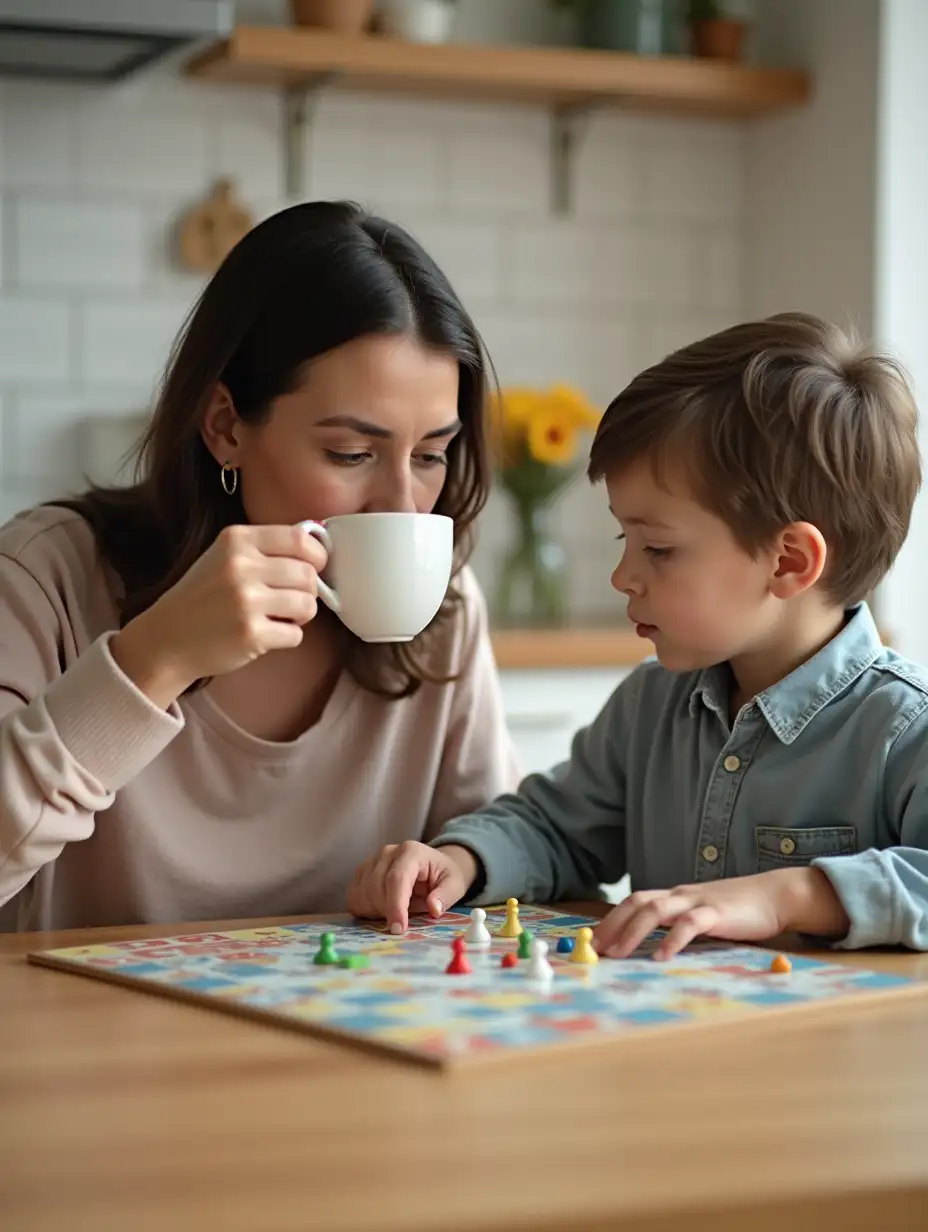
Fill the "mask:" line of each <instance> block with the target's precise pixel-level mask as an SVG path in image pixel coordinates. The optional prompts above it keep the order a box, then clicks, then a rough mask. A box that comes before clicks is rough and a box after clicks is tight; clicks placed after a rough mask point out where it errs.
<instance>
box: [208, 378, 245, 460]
mask: <svg viewBox="0 0 928 1232" xmlns="http://www.w3.org/2000/svg"><path fill="white" fill-rule="evenodd" d="M240 428H241V421H240V420H239V417H238V415H237V414H236V411H235V403H234V402H233V401H232V395H231V394H230V393H229V391H228V389H227V388H226V387H225V385H223V384H222V382H221V381H220V382H218V383H217V385H216V387H215V389H214V390H213V392H212V394H211V395H210V399H209V402H208V404H207V407H206V411H205V413H204V415H203V423H202V425H201V427H200V433H201V435H202V437H203V442H204V444H205V445H206V448H207V449H208V450H209V451H210V453H211V454H212V455H213V457H214V458H215V459H216V461H217V462H218V463H219V465H220V466H224V465H225V464H226V463H227V462H230V463H231V464H232V465H233V466H238V465H239V458H238V455H239V450H240V449H241V430H240Z"/></svg>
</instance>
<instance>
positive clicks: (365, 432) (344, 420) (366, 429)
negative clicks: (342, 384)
mask: <svg viewBox="0 0 928 1232" xmlns="http://www.w3.org/2000/svg"><path fill="white" fill-rule="evenodd" d="M316 427H317V428H351V429H352V430H353V431H354V432H359V433H360V434H361V435H362V436H375V437H378V438H380V439H381V440H390V439H391V438H392V436H393V433H392V432H391V431H390V429H389V428H382V427H381V426H380V424H373V423H368V422H367V420H366V419H356V418H355V417H354V416H353V415H330V416H329V418H328V419H320V420H319V421H318V422H317V423H316ZM460 427H461V421H460V419H456V420H455V421H454V422H453V423H450V424H448V426H447V427H446V428H435V429H434V430H433V431H432V432H426V434H425V436H424V437H423V438H422V439H423V440H426V441H430V440H433V439H434V438H435V437H439V436H454V434H455V432H458V431H459V430H460Z"/></svg>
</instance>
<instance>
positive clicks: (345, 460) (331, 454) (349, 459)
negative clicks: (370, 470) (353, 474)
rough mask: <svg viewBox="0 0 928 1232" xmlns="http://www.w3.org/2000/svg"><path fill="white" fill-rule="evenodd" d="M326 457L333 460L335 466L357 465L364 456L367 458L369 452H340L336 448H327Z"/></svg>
mask: <svg viewBox="0 0 928 1232" xmlns="http://www.w3.org/2000/svg"><path fill="white" fill-rule="evenodd" d="M325 453H326V457H327V458H328V459H329V461H330V462H334V463H335V465H336V466H359V465H360V464H361V463H362V462H363V461H364V459H365V458H369V457H370V456H371V455H370V454H369V453H340V452H339V451H338V450H337V449H327V450H326V451H325Z"/></svg>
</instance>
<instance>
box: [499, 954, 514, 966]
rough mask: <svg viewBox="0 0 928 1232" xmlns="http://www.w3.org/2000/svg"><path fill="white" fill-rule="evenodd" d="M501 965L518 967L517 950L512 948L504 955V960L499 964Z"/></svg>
mask: <svg viewBox="0 0 928 1232" xmlns="http://www.w3.org/2000/svg"><path fill="white" fill-rule="evenodd" d="M499 965H500V966H501V967H503V968H506V967H518V965H519V955H518V954H517V953H516V952H515V950H510V951H509V953H508V954H504V955H503V961H502V962H501V963H500V964H499Z"/></svg>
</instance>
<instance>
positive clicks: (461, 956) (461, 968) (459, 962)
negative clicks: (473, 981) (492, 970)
mask: <svg viewBox="0 0 928 1232" xmlns="http://www.w3.org/2000/svg"><path fill="white" fill-rule="evenodd" d="M451 948H452V950H453V951H454V958H452V960H451V962H450V963H448V966H447V967H446V968H445V975H470V973H471V971H472V970H473V968H472V967H471V965H470V963H469V962H468V961H467V954H466V952H465V951H466V950H467V946H466V944H465V943H464V940H463V938H461V937H455V939H454V940H453V941H452V942H451Z"/></svg>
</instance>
